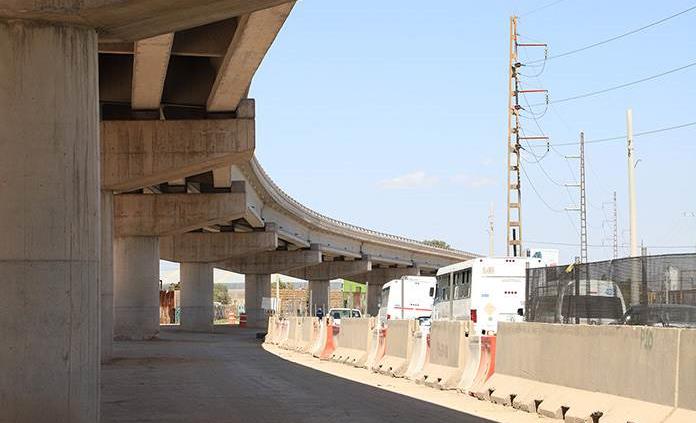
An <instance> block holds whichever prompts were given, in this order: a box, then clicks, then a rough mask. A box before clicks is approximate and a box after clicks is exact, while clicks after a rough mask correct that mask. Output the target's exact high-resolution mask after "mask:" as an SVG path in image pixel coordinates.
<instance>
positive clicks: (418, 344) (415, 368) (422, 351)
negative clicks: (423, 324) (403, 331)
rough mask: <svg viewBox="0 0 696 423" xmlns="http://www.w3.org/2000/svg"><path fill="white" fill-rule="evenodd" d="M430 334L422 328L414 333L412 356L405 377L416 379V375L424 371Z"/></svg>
mask: <svg viewBox="0 0 696 423" xmlns="http://www.w3.org/2000/svg"><path fill="white" fill-rule="evenodd" d="M427 337H428V334H427V333H425V332H422V329H419V330H418V331H416V333H414V334H413V340H412V345H411V358H409V360H408V365H407V367H406V372H404V377H406V378H407V379H410V380H416V377H418V375H419V374H420V372H421V371H423V367H424V366H425V363H426V361H428V355H429V350H430V349H429V347H428V340H427Z"/></svg>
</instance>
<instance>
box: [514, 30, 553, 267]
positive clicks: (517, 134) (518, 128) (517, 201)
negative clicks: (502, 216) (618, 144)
mask: <svg viewBox="0 0 696 423" xmlns="http://www.w3.org/2000/svg"><path fill="white" fill-rule="evenodd" d="M521 47H544V48H546V44H544V43H520V42H518V34H517V16H512V17H510V64H509V66H510V69H509V81H508V136H507V147H506V148H507V156H508V158H507V181H506V184H507V235H506V236H507V255H508V256H513V257H519V256H522V189H521V186H520V185H521V184H520V182H521V180H520V179H521V178H520V176H521V175H520V173H521V171H522V170H521V167H520V166H521V160H520V159H521V157H520V151H521V150H522V145H521V144H520V141H522V140H527V141H529V140H548V137H546V136H525V135H524V132H523V129H522V125H521V122H520V111H521V110H524V108H523V107H522V106H521V105H520V98H519V96H520V94H522V95H524V94H526V93H547V90H542V89H533V90H523V89H521V87H520V77H521V75H520V74H519V72H518V70H519V69H520V68H521V67H522V66H524V65H523V64H522V63H520V61H519V56H518V54H517V53H518V49H519V48H521Z"/></svg>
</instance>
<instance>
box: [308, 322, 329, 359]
mask: <svg viewBox="0 0 696 423" xmlns="http://www.w3.org/2000/svg"><path fill="white" fill-rule="evenodd" d="M326 321H327V319H326V318H324V319H321V322H320V323H319V328H318V330H319V333H318V335H317V338H316V339H315V340H314V343H313V344H312V346H311V347H310V348H309V351H308V352H309V353H310V354H312V355H313V356H314V357H317V358H318V357H319V355H320V354H321V352H322V351H324V348H326V325H327V323H326Z"/></svg>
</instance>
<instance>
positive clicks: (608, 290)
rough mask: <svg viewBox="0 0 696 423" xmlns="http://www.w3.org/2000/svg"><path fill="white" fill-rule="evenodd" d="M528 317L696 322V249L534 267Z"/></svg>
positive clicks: (556, 320)
mask: <svg viewBox="0 0 696 423" xmlns="http://www.w3.org/2000/svg"><path fill="white" fill-rule="evenodd" d="M525 319H526V320H527V321H530V322H545V323H576V324H580V323H584V324H630V325H650V326H669V327H696V254H671V255H659V256H641V257H628V258H622V259H616V260H608V261H600V262H593V263H583V264H571V265H568V266H557V267H543V268H530V269H528V270H527V298H526V316H525Z"/></svg>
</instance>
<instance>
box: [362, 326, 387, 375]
mask: <svg viewBox="0 0 696 423" xmlns="http://www.w3.org/2000/svg"><path fill="white" fill-rule="evenodd" d="M386 334H387V332H386V329H384V328H382V327H381V326H380V325H375V328H374V329H372V330H371V331H370V338H371V339H370V352H369V353H368V354H367V361H366V362H365V367H366V368H367V369H369V370H372V371H374V369H375V367H376V366H377V364H379V361H380V360H381V359H382V357H384V351H385V350H386V347H387V345H386Z"/></svg>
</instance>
